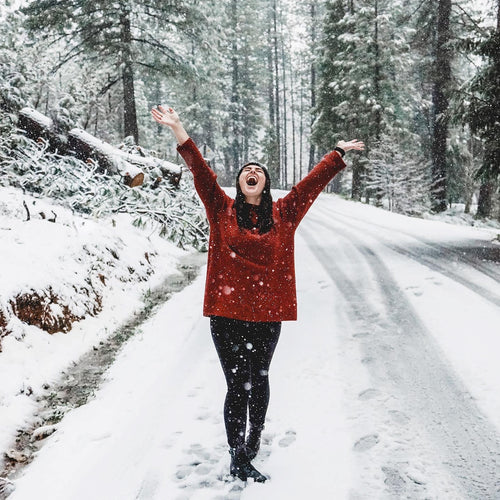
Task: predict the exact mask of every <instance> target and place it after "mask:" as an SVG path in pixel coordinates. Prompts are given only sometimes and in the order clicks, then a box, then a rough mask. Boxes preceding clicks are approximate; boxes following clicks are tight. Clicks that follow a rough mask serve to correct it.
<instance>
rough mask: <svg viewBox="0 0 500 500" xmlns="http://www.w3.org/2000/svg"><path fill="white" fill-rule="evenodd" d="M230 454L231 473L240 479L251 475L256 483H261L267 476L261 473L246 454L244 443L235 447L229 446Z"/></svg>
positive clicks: (244, 479) (243, 479) (245, 478)
mask: <svg viewBox="0 0 500 500" xmlns="http://www.w3.org/2000/svg"><path fill="white" fill-rule="evenodd" d="M229 453H230V454H231V467H230V472H231V475H233V476H236V477H238V478H239V479H241V480H242V481H246V480H247V479H248V478H249V477H251V478H252V479H253V480H254V481H256V482H257V483H263V482H265V481H266V479H267V477H266V476H264V474H261V473H260V472H259V471H258V470H257V469H256V468H255V467H254V466H253V465H252V464H251V463H250V460H249V458H248V456H247V450H246V446H245V445H241V446H238V447H237V448H230V449H229Z"/></svg>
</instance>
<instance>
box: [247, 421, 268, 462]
mask: <svg viewBox="0 0 500 500" xmlns="http://www.w3.org/2000/svg"><path fill="white" fill-rule="evenodd" d="M263 429H264V426H263V425H260V426H255V427H254V426H252V425H251V424H250V430H249V431H248V437H247V442H246V447H247V457H248V459H249V460H253V459H254V458H255V457H256V456H257V453H258V452H259V448H260V436H261V434H262V430H263Z"/></svg>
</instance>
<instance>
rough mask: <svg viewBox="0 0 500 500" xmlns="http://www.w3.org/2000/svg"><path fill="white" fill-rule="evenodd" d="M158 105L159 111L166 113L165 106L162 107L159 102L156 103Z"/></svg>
mask: <svg viewBox="0 0 500 500" xmlns="http://www.w3.org/2000/svg"><path fill="white" fill-rule="evenodd" d="M158 107H159V108H160V111H161V112H162V113H168V110H167V109H166V108H164V107H163V106H162V105H161V104H158Z"/></svg>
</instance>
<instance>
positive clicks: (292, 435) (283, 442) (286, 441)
mask: <svg viewBox="0 0 500 500" xmlns="http://www.w3.org/2000/svg"><path fill="white" fill-rule="evenodd" d="M296 435H297V433H296V432H295V431H294V430H289V431H286V433H285V437H283V438H281V439H280V440H279V441H278V444H279V446H281V447H282V448H286V447H287V446H290V445H291V444H292V443H293V442H294V441H295V440H296V439H297V437H296Z"/></svg>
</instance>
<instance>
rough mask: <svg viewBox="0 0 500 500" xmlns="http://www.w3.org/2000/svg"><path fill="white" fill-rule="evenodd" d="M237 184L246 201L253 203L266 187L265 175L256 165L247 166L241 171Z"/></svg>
mask: <svg viewBox="0 0 500 500" xmlns="http://www.w3.org/2000/svg"><path fill="white" fill-rule="evenodd" d="M238 182H239V183H240V188H241V192H242V193H243V194H244V195H245V198H246V199H247V201H249V202H252V201H253V202H255V201H256V199H257V198H259V197H260V196H261V195H262V191H263V190H264V187H265V185H266V174H265V173H264V170H263V169H262V168H261V167H259V166H258V165H247V166H246V167H244V168H243V170H242V171H241V174H240V177H239V180H238Z"/></svg>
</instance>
